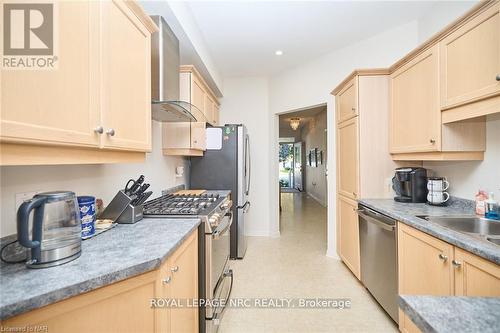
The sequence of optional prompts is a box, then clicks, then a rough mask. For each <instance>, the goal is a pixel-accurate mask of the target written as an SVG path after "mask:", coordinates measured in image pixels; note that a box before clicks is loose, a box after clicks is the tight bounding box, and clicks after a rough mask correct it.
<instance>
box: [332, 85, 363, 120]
mask: <svg viewBox="0 0 500 333" xmlns="http://www.w3.org/2000/svg"><path fill="white" fill-rule="evenodd" d="M335 96H336V99H335V103H336V110H337V122H338V123H340V122H343V121H345V120H348V119H351V118H352V117H355V116H357V115H358V77H357V76H355V77H354V78H352V80H351V81H349V82H347V84H345V86H344V87H343V88H342V89H341V90H340V91H339V92H338V93H337V94H336V95H335Z"/></svg>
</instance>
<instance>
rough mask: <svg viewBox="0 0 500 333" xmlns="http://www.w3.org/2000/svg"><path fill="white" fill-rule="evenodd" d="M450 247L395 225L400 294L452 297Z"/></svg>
mask: <svg viewBox="0 0 500 333" xmlns="http://www.w3.org/2000/svg"><path fill="white" fill-rule="evenodd" d="M452 258H453V246H452V245H450V244H448V243H446V242H443V241H441V240H438V239H436V238H434V237H432V236H429V235H427V234H425V233H423V232H421V231H418V230H416V229H414V228H411V227H408V226H406V225H404V224H402V223H399V224H398V266H399V293H400V294H402V295H438V296H448V295H453V293H454V291H453V268H452V265H451V261H452Z"/></svg>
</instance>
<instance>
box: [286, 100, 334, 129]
mask: <svg viewBox="0 0 500 333" xmlns="http://www.w3.org/2000/svg"><path fill="white" fill-rule="evenodd" d="M321 112H326V105H319V106H316V107H313V108H310V109H305V110H300V111H296V112H290V113H285V114H282V115H280V116H279V127H280V128H286V129H288V127H290V120H291V119H292V118H300V126H299V130H300V129H301V128H302V127H304V126H305V125H306V124H307V123H309V122H310V121H311V120H312V119H313V118H314V117H315V116H317V115H318V114H319V113H321Z"/></svg>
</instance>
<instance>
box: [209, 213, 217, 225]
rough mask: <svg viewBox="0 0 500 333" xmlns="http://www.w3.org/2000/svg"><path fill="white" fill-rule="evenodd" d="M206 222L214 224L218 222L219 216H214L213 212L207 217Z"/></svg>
mask: <svg viewBox="0 0 500 333" xmlns="http://www.w3.org/2000/svg"><path fill="white" fill-rule="evenodd" d="M208 222H210V224H211V225H215V224H217V223H218V222H219V216H215V214H214V215H213V216H212V217H211V218H209V219H208Z"/></svg>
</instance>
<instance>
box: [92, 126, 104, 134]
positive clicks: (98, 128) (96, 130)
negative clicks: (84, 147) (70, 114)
mask: <svg viewBox="0 0 500 333" xmlns="http://www.w3.org/2000/svg"><path fill="white" fill-rule="evenodd" d="M94 132H95V133H97V134H102V133H104V128H102V126H97V127H96V128H94Z"/></svg>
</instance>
